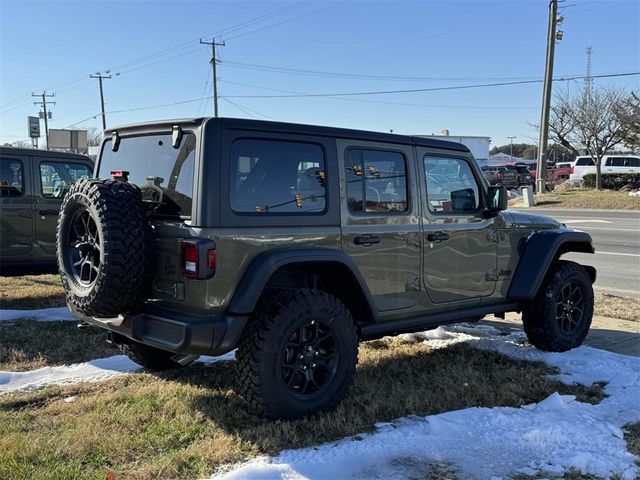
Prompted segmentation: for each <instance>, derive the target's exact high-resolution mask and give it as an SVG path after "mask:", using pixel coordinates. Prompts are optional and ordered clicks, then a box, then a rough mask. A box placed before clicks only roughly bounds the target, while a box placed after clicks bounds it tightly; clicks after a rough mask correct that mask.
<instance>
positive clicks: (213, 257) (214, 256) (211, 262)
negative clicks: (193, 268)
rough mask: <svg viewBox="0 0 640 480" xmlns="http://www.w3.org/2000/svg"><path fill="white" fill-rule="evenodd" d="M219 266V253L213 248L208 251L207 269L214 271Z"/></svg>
mask: <svg viewBox="0 0 640 480" xmlns="http://www.w3.org/2000/svg"><path fill="white" fill-rule="evenodd" d="M217 265H218V253H217V252H216V249H215V248H211V249H209V250H208V251H207V267H209V268H210V269H212V270H215V269H216V266H217Z"/></svg>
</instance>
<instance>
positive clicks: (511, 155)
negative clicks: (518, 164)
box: [507, 135, 516, 163]
mask: <svg viewBox="0 0 640 480" xmlns="http://www.w3.org/2000/svg"><path fill="white" fill-rule="evenodd" d="M507 138H508V139H509V140H511V154H510V155H509V157H511V163H513V139H514V138H516V137H515V135H514V136H513V137H507Z"/></svg>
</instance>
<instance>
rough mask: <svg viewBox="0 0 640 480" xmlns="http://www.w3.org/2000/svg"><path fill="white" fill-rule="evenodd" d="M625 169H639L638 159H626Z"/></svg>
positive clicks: (639, 161) (639, 160) (639, 162)
mask: <svg viewBox="0 0 640 480" xmlns="http://www.w3.org/2000/svg"><path fill="white" fill-rule="evenodd" d="M625 167H640V158H632V157H629V158H627V163H626V165H625Z"/></svg>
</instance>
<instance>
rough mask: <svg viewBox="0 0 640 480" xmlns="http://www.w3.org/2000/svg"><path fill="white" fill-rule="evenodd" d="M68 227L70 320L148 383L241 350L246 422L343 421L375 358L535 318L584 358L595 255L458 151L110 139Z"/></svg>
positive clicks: (159, 133)
mask: <svg viewBox="0 0 640 480" xmlns="http://www.w3.org/2000/svg"><path fill="white" fill-rule="evenodd" d="M95 176H96V177H97V178H96V179H89V180H82V181H79V182H76V183H75V184H74V185H73V186H72V187H71V191H70V192H69V194H68V195H67V196H66V197H65V199H64V203H63V205H62V208H61V211H60V216H59V219H58V236H57V247H58V264H59V268H60V272H61V275H62V282H63V284H64V288H65V291H66V295H67V303H68V305H69V308H70V310H71V311H72V312H73V313H74V314H75V315H76V316H77V317H78V318H79V319H81V320H82V321H83V322H85V323H88V324H91V325H94V326H98V327H101V328H104V329H107V330H108V332H109V340H110V341H111V342H113V343H116V344H118V345H120V347H121V348H122V350H123V351H124V352H126V353H127V354H128V355H129V356H130V357H131V358H132V359H133V360H135V361H136V362H138V363H139V364H141V365H143V366H144V367H146V368H149V369H165V368H170V367H179V366H181V365H186V364H188V363H189V362H191V361H193V360H195V359H196V358H197V356H198V355H222V354H224V353H226V352H229V351H231V350H233V349H237V352H236V371H237V380H238V384H239V390H240V392H241V393H242V395H243V396H244V397H245V399H246V401H247V403H248V405H249V408H250V409H251V410H252V411H253V412H255V413H257V414H261V415H264V416H267V417H271V418H295V417H299V416H303V415H307V414H310V413H313V412H317V411H321V410H326V409H329V408H332V407H334V406H335V405H336V404H337V403H338V402H339V401H340V400H341V398H342V397H343V396H344V395H345V393H346V391H347V390H348V387H349V386H350V385H351V383H352V382H353V379H354V375H355V372H356V363H357V354H358V341H360V340H369V339H375V338H380V337H382V336H385V335H394V334H398V333H401V332H413V331H419V330H426V329H432V328H435V327H437V326H438V325H444V324H448V323H454V322H463V321H477V320H479V319H481V318H482V317H483V316H485V315H487V314H495V315H503V314H504V313H505V312H510V311H521V312H522V314H523V322H524V328H525V331H526V333H527V335H528V338H529V340H530V342H531V343H532V344H533V345H535V346H536V347H538V348H540V349H543V350H548V351H564V350H568V349H570V348H574V347H577V346H578V345H580V344H581V342H582V341H583V339H584V338H585V336H586V335H587V332H588V330H589V326H590V323H591V317H592V314H593V289H592V283H593V282H594V281H595V277H596V272H595V269H594V268H593V267H588V266H581V265H578V264H576V263H573V262H569V261H565V260H562V259H561V256H562V255H563V254H564V253H566V252H588V253H593V251H594V249H593V247H592V245H591V237H590V236H589V235H588V234H586V233H584V232H580V231H574V230H570V229H567V228H566V227H565V226H564V225H562V224H560V223H558V222H557V221H555V220H553V219H551V218H547V217H541V216H536V215H531V214H525V213H520V212H516V211H505V209H506V208H507V195H506V189H505V188H504V187H503V186H488V185H487V183H486V181H485V180H484V178H483V176H482V173H481V172H480V170H479V169H478V167H477V165H476V163H475V161H474V159H473V157H472V155H471V154H470V153H469V150H468V149H467V148H466V147H465V146H463V145H460V144H458V143H451V142H445V141H440V140H434V139H428V138H417V137H408V136H401V135H391V134H384V133H373V132H365V131H356V130H346V129H338V128H327V127H317V126H307V125H295V124H286V123H276V122H263V121H254V120H242V119H230V118H197V119H190V120H177V121H166V122H158V123H148V124H140V125H132V126H126V127H121V128H114V129H110V130H107V131H106V132H105V140H104V141H103V143H102V147H101V153H100V156H99V159H98V161H97V164H96V170H95Z"/></svg>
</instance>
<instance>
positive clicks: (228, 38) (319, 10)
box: [227, 1, 346, 41]
mask: <svg viewBox="0 0 640 480" xmlns="http://www.w3.org/2000/svg"><path fill="white" fill-rule="evenodd" d="M343 3H346V1H343V2H337V3H331V4H330V5H328V6H326V7H323V8H319V9H317V10H313V11H311V12H307V13H303V14H302V15H298V16H297V17H292V18H288V19H286V20H282V21H281V22H278V23H273V24H271V25H265V26H264V27H260V28H257V29H255V30H250V31H248V32H245V33H241V34H239V35H235V36H233V37H227V41H231V40H235V39H236V38H240V37H244V36H246V35H251V34H254V33H257V32H261V31H263V30H266V29H268V28H273V27H277V26H279V25H283V24H285V23H289V22H293V21H294V20H298V19H300V18H303V17H308V16H309V15H314V14H316V13H320V12H323V11H325V10H328V9H329V8H333V7H335V6H338V5H341V4H343Z"/></svg>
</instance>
